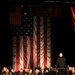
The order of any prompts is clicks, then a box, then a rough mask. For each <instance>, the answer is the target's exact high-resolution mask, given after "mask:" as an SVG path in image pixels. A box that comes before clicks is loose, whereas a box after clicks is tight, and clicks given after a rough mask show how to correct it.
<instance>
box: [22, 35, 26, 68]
mask: <svg viewBox="0 0 75 75" xmlns="http://www.w3.org/2000/svg"><path fill="white" fill-rule="evenodd" d="M23 50H24V57H23V58H24V60H23V61H24V68H26V67H27V38H26V36H24V37H23Z"/></svg>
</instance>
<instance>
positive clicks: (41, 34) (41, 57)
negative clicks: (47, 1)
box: [40, 16, 44, 69]
mask: <svg viewBox="0 0 75 75" xmlns="http://www.w3.org/2000/svg"><path fill="white" fill-rule="evenodd" d="M40 67H41V68H42V69H43V68H44V17H42V16H41V17H40Z"/></svg>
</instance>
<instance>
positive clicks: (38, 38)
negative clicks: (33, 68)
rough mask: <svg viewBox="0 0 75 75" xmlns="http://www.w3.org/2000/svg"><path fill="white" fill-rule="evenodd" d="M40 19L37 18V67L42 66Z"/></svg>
mask: <svg viewBox="0 0 75 75" xmlns="http://www.w3.org/2000/svg"><path fill="white" fill-rule="evenodd" d="M39 18H40V17H37V26H36V27H37V33H36V37H37V66H40V34H39V33H40V31H39V30H40V20H39Z"/></svg>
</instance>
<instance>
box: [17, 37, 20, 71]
mask: <svg viewBox="0 0 75 75" xmlns="http://www.w3.org/2000/svg"><path fill="white" fill-rule="evenodd" d="M19 68H20V37H16V71H18V70H19Z"/></svg>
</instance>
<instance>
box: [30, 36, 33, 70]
mask: <svg viewBox="0 0 75 75" xmlns="http://www.w3.org/2000/svg"><path fill="white" fill-rule="evenodd" d="M30 68H31V69H32V70H33V36H31V37H30Z"/></svg>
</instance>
